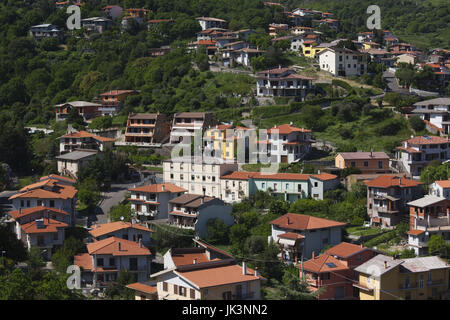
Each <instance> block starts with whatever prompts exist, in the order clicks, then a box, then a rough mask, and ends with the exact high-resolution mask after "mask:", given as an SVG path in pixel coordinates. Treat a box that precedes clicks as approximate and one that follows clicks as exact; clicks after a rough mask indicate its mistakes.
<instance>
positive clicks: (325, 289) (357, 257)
mask: <svg viewBox="0 0 450 320" xmlns="http://www.w3.org/2000/svg"><path fill="white" fill-rule="evenodd" d="M377 254H378V253H377V252H376V251H375V250H373V249H370V248H366V247H364V246H363V245H356V244H351V243H348V242H341V243H340V244H338V245H336V246H334V247H332V248H330V249H328V250H326V251H325V253H324V254H321V255H320V256H314V255H313V257H312V259H311V260H308V261H306V262H304V263H303V264H300V265H298V268H299V271H300V279H304V280H305V281H306V282H307V283H308V287H309V290H310V291H311V292H316V291H318V290H321V291H319V292H320V293H319V295H318V296H317V299H319V300H329V299H357V298H359V291H358V289H356V288H355V287H353V283H354V282H355V281H358V280H359V279H358V277H357V273H356V272H355V271H354V269H355V268H356V267H358V266H359V265H361V264H363V263H364V262H366V261H368V260H370V259H372V258H373V257H374V256H375V255H377Z"/></svg>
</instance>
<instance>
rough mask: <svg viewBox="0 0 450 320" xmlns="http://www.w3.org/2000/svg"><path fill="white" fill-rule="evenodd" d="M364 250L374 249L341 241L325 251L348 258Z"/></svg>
mask: <svg viewBox="0 0 450 320" xmlns="http://www.w3.org/2000/svg"><path fill="white" fill-rule="evenodd" d="M364 250H372V249H370V248H366V247H363V246H361V245H357V244H353V243H348V242H341V243H339V244H338V245H335V246H334V247H332V248H330V249H328V250H327V251H325V253H326V254H329V255H333V256H338V257H340V258H347V257H350V256H352V255H354V254H356V253H358V252H361V251H364Z"/></svg>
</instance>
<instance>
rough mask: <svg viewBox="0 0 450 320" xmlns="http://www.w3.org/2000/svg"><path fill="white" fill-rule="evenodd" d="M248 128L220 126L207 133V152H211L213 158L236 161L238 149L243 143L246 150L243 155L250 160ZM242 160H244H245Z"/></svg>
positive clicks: (208, 130) (230, 125)
mask: <svg viewBox="0 0 450 320" xmlns="http://www.w3.org/2000/svg"><path fill="white" fill-rule="evenodd" d="M248 130H249V129H248V128H246V127H236V126H234V125H233V124H232V123H230V124H219V125H216V126H215V127H211V128H209V129H207V130H206V132H205V137H204V141H205V148H204V150H205V151H209V152H210V154H211V156H212V157H217V158H220V159H223V160H231V161H232V160H234V159H236V158H237V157H238V155H237V153H238V147H239V144H240V143H241V144H242V145H243V146H244V149H243V150H241V151H243V152H244V154H243V155H242V156H243V157H244V159H246V158H248V148H249V136H248ZM244 159H242V160H244Z"/></svg>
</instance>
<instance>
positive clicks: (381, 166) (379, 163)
mask: <svg viewBox="0 0 450 320" xmlns="http://www.w3.org/2000/svg"><path fill="white" fill-rule="evenodd" d="M378 169H383V161H378Z"/></svg>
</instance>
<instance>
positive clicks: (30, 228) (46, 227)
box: [20, 218, 69, 233]
mask: <svg viewBox="0 0 450 320" xmlns="http://www.w3.org/2000/svg"><path fill="white" fill-rule="evenodd" d="M42 226H43V227H42V228H38V225H37V222H36V220H35V221H32V222H29V223H25V224H23V225H21V226H20V227H21V228H22V230H23V231H24V232H25V233H55V232H58V229H60V228H67V227H68V226H69V225H68V224H67V223H64V222H61V221H56V220H53V219H48V218H44V219H43V223H42Z"/></svg>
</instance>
